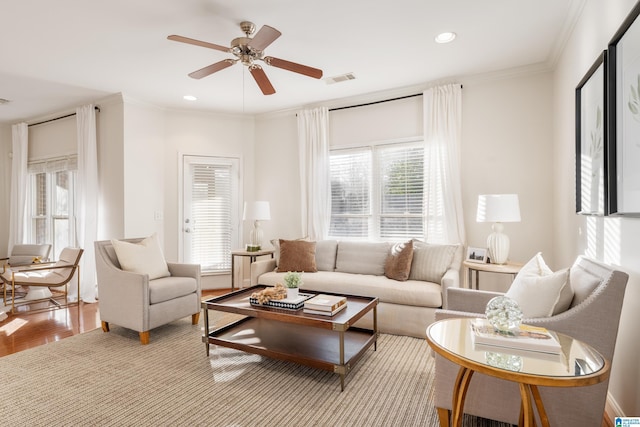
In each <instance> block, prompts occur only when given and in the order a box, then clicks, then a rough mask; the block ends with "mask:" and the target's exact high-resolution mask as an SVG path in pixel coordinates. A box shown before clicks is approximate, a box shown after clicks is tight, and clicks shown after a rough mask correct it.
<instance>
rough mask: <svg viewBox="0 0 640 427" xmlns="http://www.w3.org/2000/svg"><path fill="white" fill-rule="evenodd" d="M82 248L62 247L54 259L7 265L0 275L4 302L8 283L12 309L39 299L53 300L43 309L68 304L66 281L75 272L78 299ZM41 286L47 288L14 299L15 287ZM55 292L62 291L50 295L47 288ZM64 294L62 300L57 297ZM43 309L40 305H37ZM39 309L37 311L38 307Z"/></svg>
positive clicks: (12, 311)
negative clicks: (20, 298) (35, 293)
mask: <svg viewBox="0 0 640 427" xmlns="http://www.w3.org/2000/svg"><path fill="white" fill-rule="evenodd" d="M83 252H84V250H83V249H80V248H64V249H63V250H62V253H61V254H60V259H59V260H58V261H57V262H55V263H42V264H31V265H30V266H21V267H17V268H16V267H10V268H9V269H6V270H5V271H4V272H3V273H2V275H0V279H1V280H2V283H3V288H4V290H3V297H4V301H5V305H6V302H7V287H11V313H15V312H16V306H20V305H25V304H33V303H40V302H48V303H53V306H51V305H48V306H47V307H46V308H44V310H49V309H55V308H60V307H67V306H69V305H70V304H69V297H68V293H69V292H68V291H69V282H70V281H71V280H72V279H73V277H74V275H75V276H76V277H77V290H78V301H79V299H80V297H79V296H80V258H81V257H82V253H83ZM17 286H22V287H30V288H31V287H41V288H44V289H46V290H47V291H48V292H46V293H43V294H41V295H39V296H36V297H34V298H26V297H25V299H24V300H22V301H18V302H17V303H16V287H17ZM61 287H63V289H62V291H60V290H59V289H54V291H56V292H62V294H61V295H57V296H55V295H53V294H51V292H50V291H49V289H50V288H61ZM63 296H64V304H60V303H59V302H58V301H57V300H56V299H57V298H62V297H63ZM40 310H42V309H40ZM40 310H38V311H40Z"/></svg>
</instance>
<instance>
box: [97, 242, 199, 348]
mask: <svg viewBox="0 0 640 427" xmlns="http://www.w3.org/2000/svg"><path fill="white" fill-rule="evenodd" d="M142 240H143V239H141V238H139V239H125V240H124V241H125V242H130V243H138V242H140V241H142ZM95 256H96V273H97V276H98V298H99V304H100V320H101V322H102V330H103V331H104V332H109V323H114V324H116V325H119V326H123V327H125V328H128V329H132V330H134V331H138V333H139V335H140V342H141V343H142V344H148V343H149V331H150V330H151V329H153V328H156V327H158V326H161V325H164V324H166V323H169V322H173V321H174V320H178V319H180V318H183V317H186V316H191V322H192V324H194V325H197V324H198V321H199V318H200V299H201V298H200V295H201V285H200V265H199V264H178V263H167V266H168V267H169V273H170V274H171V275H170V276H168V277H162V278H158V279H154V280H149V275H147V274H139V273H133V272H129V271H124V270H122V268H121V267H120V263H119V262H118V257H117V256H116V252H115V250H114V248H113V245H112V244H111V241H110V240H104V241H96V242H95Z"/></svg>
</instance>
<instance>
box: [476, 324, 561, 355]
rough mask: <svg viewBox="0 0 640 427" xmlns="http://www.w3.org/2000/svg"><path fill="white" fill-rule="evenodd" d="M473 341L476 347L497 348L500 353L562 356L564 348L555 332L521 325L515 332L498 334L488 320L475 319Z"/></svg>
mask: <svg viewBox="0 0 640 427" xmlns="http://www.w3.org/2000/svg"><path fill="white" fill-rule="evenodd" d="M471 340H472V341H473V344H474V346H475V345H481V346H483V349H485V350H486V349H487V347H486V346H490V347H493V348H495V351H497V352H499V351H500V348H502V349H504V351H508V349H516V350H525V351H533V352H540V353H550V354H560V353H561V352H562V347H561V346H560V343H559V342H558V339H557V337H556V336H555V334H554V333H553V332H550V331H548V330H547V329H545V328H541V327H537V326H530V325H520V328H519V329H518V330H516V331H514V332H509V333H501V332H498V331H497V330H496V329H495V328H494V327H493V326H492V325H491V324H490V323H489V321H488V320H487V319H475V320H474V321H473V322H472V323H471Z"/></svg>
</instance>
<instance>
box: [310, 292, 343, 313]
mask: <svg viewBox="0 0 640 427" xmlns="http://www.w3.org/2000/svg"><path fill="white" fill-rule="evenodd" d="M346 307H347V298H346V297H341V296H338V295H324V294H319V295H316V296H315V297H313V298H311V299H308V300H307V301H305V302H304V312H305V313H307V314H319V315H322V316H333V315H334V314H336V313H337V312H339V311H340V310H342V309H344V308H346Z"/></svg>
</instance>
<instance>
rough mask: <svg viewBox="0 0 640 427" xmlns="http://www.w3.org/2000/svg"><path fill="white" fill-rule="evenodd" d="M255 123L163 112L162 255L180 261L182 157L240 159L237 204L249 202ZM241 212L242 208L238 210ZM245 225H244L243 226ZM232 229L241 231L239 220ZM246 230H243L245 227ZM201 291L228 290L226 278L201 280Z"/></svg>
mask: <svg viewBox="0 0 640 427" xmlns="http://www.w3.org/2000/svg"><path fill="white" fill-rule="evenodd" d="M254 138H255V134H254V120H253V118H252V117H242V116H238V115H225V114H214V113H197V112H192V111H165V113H164V165H163V173H164V176H165V179H164V200H165V205H164V227H165V246H164V247H165V256H166V257H167V259H169V260H177V259H179V253H180V248H179V245H180V242H181V236H180V234H181V231H180V230H181V229H182V224H181V213H180V203H181V198H182V190H181V188H180V185H181V183H182V178H181V177H180V176H179V166H178V164H179V162H180V156H181V155H198V156H217V157H234V158H238V159H240V186H241V189H242V191H241V193H240V194H239V195H238V197H239V203H240V205H241V204H242V202H243V201H244V200H251V199H252V198H253V197H254V195H253V186H254V156H255V154H254V142H253V141H254ZM239 209H240V212H242V208H241V206H240V207H239ZM244 225H245V226H246V225H247V224H244ZM234 226H235V228H234V230H238V228H239V229H240V230H239V232H240V233H241V235H242V234H243V233H244V235H245V236H246V232H245V231H244V230H243V224H242V221H241V218H238V222H237V223H236V224H234ZM244 228H246V227H244ZM202 281H203V288H206V289H208V288H229V287H230V286H231V278H230V276H229V275H215V276H206V277H203V279H202Z"/></svg>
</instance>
